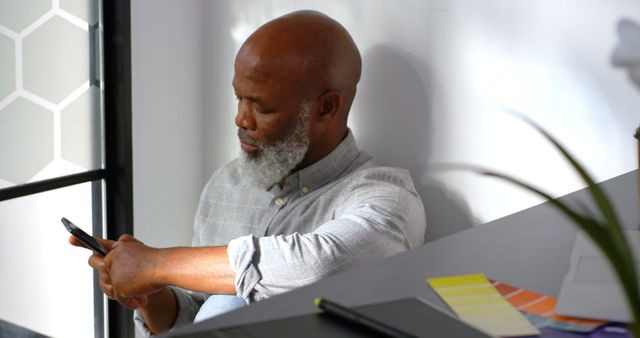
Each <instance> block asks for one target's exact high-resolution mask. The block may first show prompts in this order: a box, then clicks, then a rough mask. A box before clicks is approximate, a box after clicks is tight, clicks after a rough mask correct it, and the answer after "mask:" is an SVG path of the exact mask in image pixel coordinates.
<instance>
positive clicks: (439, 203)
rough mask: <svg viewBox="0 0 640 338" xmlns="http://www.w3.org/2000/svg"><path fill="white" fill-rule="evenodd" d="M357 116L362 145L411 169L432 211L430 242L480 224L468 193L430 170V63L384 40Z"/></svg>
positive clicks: (371, 60) (372, 56) (374, 54)
mask: <svg viewBox="0 0 640 338" xmlns="http://www.w3.org/2000/svg"><path fill="white" fill-rule="evenodd" d="M362 74H363V76H362V80H361V82H360V86H359V87H358V95H357V98H356V101H355V104H354V110H355V112H354V114H353V115H352V116H351V118H352V122H353V125H355V126H356V130H355V131H354V135H355V136H356V138H357V140H358V145H359V147H360V148H361V149H363V150H365V151H366V152H368V153H369V154H371V155H373V156H374V157H376V158H377V159H378V160H379V161H380V162H381V163H382V164H384V165H389V166H394V167H402V168H406V169H407V170H409V172H410V173H411V176H412V177H413V180H414V183H415V185H416V190H417V191H418V193H419V194H420V196H421V197H422V201H423V203H424V206H425V211H426V215H427V233H426V235H425V242H428V241H433V240H435V239H438V238H442V237H445V236H447V235H450V234H453V233H456V232H459V231H462V230H465V229H468V228H470V227H472V226H473V225H474V221H473V217H472V216H471V213H470V211H469V208H468V206H467V204H466V202H465V201H464V200H462V198H460V197H457V196H455V195H452V194H451V192H450V191H448V189H447V187H446V186H445V185H444V184H442V183H439V182H437V181H435V180H433V179H431V178H430V177H428V175H426V172H427V167H428V163H429V159H430V157H431V150H432V146H433V130H435V128H437V126H436V125H434V121H436V120H438V119H434V116H433V114H434V112H433V111H432V105H431V90H430V89H429V85H430V84H431V83H430V82H431V81H430V77H429V72H428V68H427V67H426V65H423V63H422V62H421V61H420V60H419V59H418V58H416V57H414V56H412V55H410V54H409V53H407V52H405V51H402V50H398V49H397V48H392V47H389V46H384V45H376V46H374V47H372V48H371V49H369V50H367V51H366V53H365V54H364V57H363V73H362Z"/></svg>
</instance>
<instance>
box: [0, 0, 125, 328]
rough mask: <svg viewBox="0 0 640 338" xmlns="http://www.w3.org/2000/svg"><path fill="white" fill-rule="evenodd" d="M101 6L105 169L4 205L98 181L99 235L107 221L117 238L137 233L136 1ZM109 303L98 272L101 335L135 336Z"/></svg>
mask: <svg viewBox="0 0 640 338" xmlns="http://www.w3.org/2000/svg"><path fill="white" fill-rule="evenodd" d="M98 3H99V6H101V8H100V11H101V13H102V28H103V30H102V32H103V36H102V52H103V53H102V62H103V76H104V78H103V93H104V94H103V95H104V96H103V98H104V112H103V115H104V117H103V119H104V124H103V137H104V149H103V151H104V168H103V169H95V170H89V171H86V172H82V173H78V174H72V175H66V176H60V177H55V178H51V179H46V180H41V181H37V182H32V183H25V184H19V185H16V186H12V187H7V188H2V189H0V202H1V201H5V200H9V199H14V198H18V197H24V196H29V195H33V194H37V193H41V192H45V191H49V190H54V189H59V188H64V187H68V186H72V185H76V184H80V183H86V182H92V205H93V233H94V234H96V235H98V236H102V235H103V234H102V229H103V224H102V222H103V219H105V220H106V227H105V228H106V237H107V238H109V239H117V238H118V237H119V236H120V235H122V234H125V233H129V234H131V233H133V169H132V136H131V1H130V0H104V1H99V2H98ZM103 192H104V193H103ZM103 206H104V210H103ZM103 211H104V214H103ZM104 299H105V297H104V296H103V294H102V291H101V290H100V288H99V286H98V278H97V272H96V273H94V317H95V318H96V327H95V333H94V335H95V337H100V338H101V337H105V336H107V337H123V338H130V337H131V338H132V337H134V327H133V321H132V311H131V310H128V309H126V308H125V307H123V306H120V305H119V304H118V302H116V301H112V300H109V301H108V302H107V305H106V309H107V316H106V318H105V316H104V308H105V305H104V304H105V303H104ZM104 319H106V323H105V320H104ZM105 324H106V325H105ZM105 329H107V330H105Z"/></svg>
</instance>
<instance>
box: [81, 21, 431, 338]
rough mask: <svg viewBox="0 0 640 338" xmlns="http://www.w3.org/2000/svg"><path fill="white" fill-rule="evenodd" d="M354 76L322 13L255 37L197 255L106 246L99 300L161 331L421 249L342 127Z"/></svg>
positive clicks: (402, 211) (415, 213) (393, 196)
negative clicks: (234, 140)
mask: <svg viewBox="0 0 640 338" xmlns="http://www.w3.org/2000/svg"><path fill="white" fill-rule="evenodd" d="M360 69H361V59H360V54H359V52H358V49H357V48H356V46H355V44H354V42H353V40H352V39H351V37H350V36H349V34H348V33H347V31H346V30H345V29H344V28H343V27H342V26H341V25H340V24H338V23H337V22H336V21H334V20H333V19H331V18H329V17H327V16H325V15H323V14H321V13H318V12H314V11H299V12H294V13H291V14H288V15H285V16H282V17H280V18H277V19H275V20H273V21H270V22H268V23H266V24H265V25H263V26H262V27H260V28H259V29H258V30H257V31H256V32H255V33H253V34H252V35H251V36H250V37H249V38H248V39H247V41H246V42H245V43H244V44H243V45H242V47H241V48H240V50H239V52H238V54H237V56H236V59H235V64H234V70H235V73H234V78H233V87H234V89H235V92H236V96H237V99H238V111H237V116H236V119H235V123H236V125H237V127H238V138H239V141H240V147H241V149H242V152H241V156H240V157H239V158H238V159H236V160H234V161H232V162H231V163H229V164H227V165H225V166H223V167H222V168H220V169H219V170H217V171H216V172H215V173H214V174H213V176H212V177H211V179H210V181H209V182H208V183H207V186H206V187H205V188H204V191H203V193H202V196H201V199H200V204H199V207H198V211H197V215H196V219H195V225H194V239H193V247H189V248H168V249H154V248H150V247H147V246H145V245H144V244H142V243H140V242H139V241H137V240H136V239H134V238H133V237H131V236H128V235H124V236H122V237H121V238H120V239H119V240H118V241H117V242H114V241H107V240H102V241H101V243H102V244H103V246H105V248H106V249H107V250H109V254H108V255H107V256H106V257H104V259H103V258H101V257H99V256H96V255H94V256H92V257H91V258H90V265H91V266H92V267H94V268H95V269H98V270H99V271H100V286H101V288H102V290H103V291H104V293H105V294H106V295H107V296H109V298H112V299H116V300H118V301H119V302H121V303H122V304H123V305H125V306H127V307H129V308H133V309H137V311H136V313H137V314H136V321H137V324H138V326H139V327H141V328H142V329H143V330H145V331H146V332H147V333H148V334H150V333H160V332H164V331H166V330H168V329H170V328H172V327H174V326H177V325H182V324H185V323H191V322H193V321H194V320H195V321H198V320H201V319H204V318H207V317H210V316H212V315H216V314H219V313H222V312H224V311H227V310H229V309H233V308H236V307H238V306H241V305H245V304H247V303H250V302H253V301H258V300H261V299H264V298H268V297H270V296H273V295H275V294H278V293H281V292H285V291H287V290H291V289H293V288H296V287H299V286H302V285H305V284H309V283H312V282H314V281H317V280H319V279H320V278H323V277H325V276H328V275H330V274H333V273H336V272H338V271H343V270H345V269H348V268H350V267H353V266H355V265H358V264H362V263H364V262H367V261H371V260H374V259H378V258H381V257H385V256H389V255H393V254H396V253H399V252H402V251H405V250H408V249H410V248H412V247H415V246H417V245H420V244H422V240H423V238H424V231H425V216H424V209H423V205H422V202H421V201H420V198H419V197H418V195H417V193H416V192H415V189H414V187H413V183H412V181H411V178H410V176H409V174H408V172H407V171H405V170H401V169H395V168H386V167H379V166H377V165H376V164H375V163H374V162H373V161H372V160H371V157H370V156H368V155H366V154H365V153H362V152H360V151H359V150H358V149H357V147H356V145H355V141H354V138H353V135H352V134H351V132H350V130H349V129H348V128H347V117H348V113H349V110H350V107H351V103H352V102H353V98H354V96H355V93H356V85H357V83H358V81H359V79H360ZM390 113H392V112H390ZM71 243H72V244H76V245H78V241H77V240H75V239H74V238H71ZM186 290H189V291H186Z"/></svg>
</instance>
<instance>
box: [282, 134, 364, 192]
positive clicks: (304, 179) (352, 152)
mask: <svg viewBox="0 0 640 338" xmlns="http://www.w3.org/2000/svg"><path fill="white" fill-rule="evenodd" d="M358 154H360V150H358V147H357V146H356V140H355V138H354V137H353V133H352V132H351V130H349V131H348V133H347V137H345V138H344V140H342V142H340V144H339V145H338V146H337V147H336V148H335V149H334V150H333V151H332V152H331V153H329V155H327V156H325V157H323V158H322V159H321V160H319V161H317V162H316V163H314V164H312V165H310V166H308V167H306V168H304V169H302V170H299V171H297V172H296V173H294V174H293V175H291V176H289V177H287V179H286V180H285V186H284V189H282V191H283V192H288V191H290V189H294V188H295V189H299V190H300V191H302V192H303V193H305V194H306V193H308V192H311V191H313V190H315V189H317V188H319V187H322V186H323V185H325V184H327V183H328V182H330V181H331V180H333V179H334V178H336V177H337V176H339V175H340V174H341V173H342V172H343V171H345V170H346V169H347V168H348V167H349V165H350V164H351V163H353V161H354V160H355V159H356V158H357V157H358ZM276 185H277V184H276Z"/></svg>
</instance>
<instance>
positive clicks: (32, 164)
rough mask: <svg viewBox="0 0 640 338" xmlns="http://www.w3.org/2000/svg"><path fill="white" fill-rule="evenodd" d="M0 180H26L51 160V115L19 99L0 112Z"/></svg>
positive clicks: (41, 108)
mask: <svg viewBox="0 0 640 338" xmlns="http://www.w3.org/2000/svg"><path fill="white" fill-rule="evenodd" d="M0 158H1V159H2V160H1V161H0V177H2V178H4V179H6V180H8V181H10V182H14V183H22V182H25V181H27V180H28V179H29V178H30V177H31V176H33V175H35V174H36V173H37V172H38V171H39V170H40V169H42V168H43V167H44V166H45V165H46V164H47V163H49V162H50V161H51V160H52V159H53V113H52V112H50V111H48V110H47V109H45V108H43V107H41V106H39V105H37V104H35V103H33V102H31V101H28V100H26V99H24V98H18V99H16V100H14V101H13V102H11V103H10V104H9V105H8V106H7V107H5V108H4V109H3V110H2V111H0Z"/></svg>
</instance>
